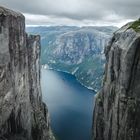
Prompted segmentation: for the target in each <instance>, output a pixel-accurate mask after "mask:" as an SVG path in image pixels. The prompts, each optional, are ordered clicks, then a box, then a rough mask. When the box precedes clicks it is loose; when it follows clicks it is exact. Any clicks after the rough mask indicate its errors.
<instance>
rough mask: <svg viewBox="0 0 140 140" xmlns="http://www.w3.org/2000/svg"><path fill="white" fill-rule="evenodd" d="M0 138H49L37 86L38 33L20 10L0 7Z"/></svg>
mask: <svg viewBox="0 0 140 140" xmlns="http://www.w3.org/2000/svg"><path fill="white" fill-rule="evenodd" d="M0 139H2V140H50V139H53V136H52V134H51V129H50V125H49V117H48V110H47V107H46V105H45V104H44V103H43V102H42V96H41V87H40V36H32V35H30V36H28V35H27V34H26V33H25V19H24V16H23V15H22V14H20V13H17V12H14V11H12V10H9V9H6V8H3V7H0Z"/></svg>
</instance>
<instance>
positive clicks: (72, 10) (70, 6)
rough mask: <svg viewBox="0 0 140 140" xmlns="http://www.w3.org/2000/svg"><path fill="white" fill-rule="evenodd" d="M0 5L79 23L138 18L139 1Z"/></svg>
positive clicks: (8, 1) (9, 0) (13, 1)
mask: <svg viewBox="0 0 140 140" xmlns="http://www.w3.org/2000/svg"><path fill="white" fill-rule="evenodd" d="M0 4H1V5H5V6H7V7H9V8H12V9H15V10H18V11H21V12H23V13H28V14H37V15H45V16H56V17H59V18H69V19H71V20H79V21H82V20H93V21H107V20H108V21H109V22H111V20H112V22H115V21H117V20H122V19H124V20H125V19H136V18H138V17H139V16H140V12H139V11H140V10H139V7H140V0H22V1H21V0H1V2H0ZM30 22H31V21H30Z"/></svg>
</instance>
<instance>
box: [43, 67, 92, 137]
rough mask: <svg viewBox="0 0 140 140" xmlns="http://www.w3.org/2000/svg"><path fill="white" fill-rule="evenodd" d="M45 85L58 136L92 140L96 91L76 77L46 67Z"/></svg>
mask: <svg viewBox="0 0 140 140" xmlns="http://www.w3.org/2000/svg"><path fill="white" fill-rule="evenodd" d="M41 86H42V94H43V100H44V102H45V103H46V104H47V105H48V109H49V113H50V118H51V127H52V130H53V132H54V133H55V135H56V137H57V139H58V140H90V139H91V127H92V112H93V100H94V94H95V93H94V92H93V91H91V90H88V89H87V88H85V87H83V86H82V85H81V84H80V83H79V82H78V81H77V80H76V79H75V77H74V76H72V75H70V74H67V73H64V72H58V71H54V70H45V69H42V77H41Z"/></svg>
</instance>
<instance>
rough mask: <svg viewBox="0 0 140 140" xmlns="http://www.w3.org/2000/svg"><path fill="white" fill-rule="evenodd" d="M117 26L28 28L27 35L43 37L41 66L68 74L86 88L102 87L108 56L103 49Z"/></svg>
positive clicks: (95, 88) (96, 88)
mask: <svg viewBox="0 0 140 140" xmlns="http://www.w3.org/2000/svg"><path fill="white" fill-rule="evenodd" d="M116 29H117V28H116V27H112V26H108V27H105V26H104V27H98V26H95V27H92V26H91V27H90V26H89V27H75V26H52V27H28V28H27V32H28V33H34V34H41V37H42V40H41V42H42V53H41V61H42V64H43V65H45V64H47V65H48V66H49V67H50V68H53V69H56V70H61V71H65V72H69V73H71V74H73V75H75V76H76V78H77V80H79V81H80V82H81V83H82V84H83V85H84V86H86V87H88V88H91V89H94V90H98V89H99V88H100V86H101V79H102V75H103V69H104V63H105V57H104V53H103V52H104V46H105V44H106V43H107V41H108V40H109V38H110V37H111V36H112V33H113V32H114V31H115V30H116Z"/></svg>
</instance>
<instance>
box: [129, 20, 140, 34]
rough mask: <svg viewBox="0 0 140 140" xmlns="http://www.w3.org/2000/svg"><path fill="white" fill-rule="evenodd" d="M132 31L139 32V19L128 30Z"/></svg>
mask: <svg viewBox="0 0 140 140" xmlns="http://www.w3.org/2000/svg"><path fill="white" fill-rule="evenodd" d="M130 28H132V29H134V30H135V31H136V32H140V19H138V20H136V21H134V22H133V23H132V25H131V26H130V27H129V28H128V29H130Z"/></svg>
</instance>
